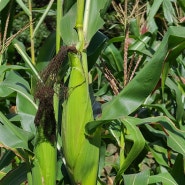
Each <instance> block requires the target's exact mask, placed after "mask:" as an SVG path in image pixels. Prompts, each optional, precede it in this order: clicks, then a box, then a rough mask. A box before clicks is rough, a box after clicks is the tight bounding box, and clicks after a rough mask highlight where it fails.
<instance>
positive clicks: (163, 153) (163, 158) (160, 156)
mask: <svg viewBox="0 0 185 185" xmlns="http://www.w3.org/2000/svg"><path fill="white" fill-rule="evenodd" d="M149 148H150V151H151V152H152V155H153V157H154V158H155V160H156V161H157V162H158V164H160V165H163V166H166V167H168V166H169V165H168V158H167V156H168V153H167V149H166V148H165V147H164V146H163V145H162V143H161V142H160V141H156V142H154V143H150V144H149Z"/></svg>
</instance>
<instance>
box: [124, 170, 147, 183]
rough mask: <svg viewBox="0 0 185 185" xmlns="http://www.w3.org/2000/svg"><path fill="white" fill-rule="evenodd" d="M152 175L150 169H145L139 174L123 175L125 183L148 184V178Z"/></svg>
mask: <svg viewBox="0 0 185 185" xmlns="http://www.w3.org/2000/svg"><path fill="white" fill-rule="evenodd" d="M149 176H150V172H149V171H143V172H140V173H137V174H130V175H123V179H124V184H125V185H141V184H142V185H147V184H148V178H149Z"/></svg>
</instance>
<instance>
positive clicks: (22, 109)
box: [16, 93, 37, 134]
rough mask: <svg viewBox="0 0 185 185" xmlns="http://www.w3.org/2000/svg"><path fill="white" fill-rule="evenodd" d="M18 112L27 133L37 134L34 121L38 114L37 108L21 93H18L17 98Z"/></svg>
mask: <svg viewBox="0 0 185 185" xmlns="http://www.w3.org/2000/svg"><path fill="white" fill-rule="evenodd" d="M16 107H17V112H18V114H19V115H20V117H21V125H22V128H23V129H24V130H25V131H28V132H31V133H33V134H35V132H36V129H35V124H34V119H35V115H36V112H37V108H36V107H35V106H34V105H33V104H30V102H29V100H28V99H27V98H25V97H24V96H23V95H21V94H20V93H17V97H16Z"/></svg>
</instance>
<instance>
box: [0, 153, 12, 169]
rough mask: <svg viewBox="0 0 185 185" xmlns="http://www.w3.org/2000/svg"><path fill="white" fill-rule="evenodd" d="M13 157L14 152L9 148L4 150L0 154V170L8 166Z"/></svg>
mask: <svg viewBox="0 0 185 185" xmlns="http://www.w3.org/2000/svg"><path fill="white" fill-rule="evenodd" d="M14 157H15V154H14V153H13V152H12V151H11V150H6V151H5V152H4V154H3V155H2V156H1V160H0V170H1V169H3V168H4V167H6V166H8V165H9V164H10V163H11V162H12V160H13V159H14Z"/></svg>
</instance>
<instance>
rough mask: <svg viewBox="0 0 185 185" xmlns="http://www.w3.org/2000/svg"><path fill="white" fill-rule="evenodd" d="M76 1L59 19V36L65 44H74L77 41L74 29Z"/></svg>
mask: <svg viewBox="0 0 185 185" xmlns="http://www.w3.org/2000/svg"><path fill="white" fill-rule="evenodd" d="M76 11H77V10H76V3H75V4H74V5H73V6H72V7H71V9H70V10H69V11H68V12H67V13H66V14H65V15H64V16H63V18H62V20H61V28H60V32H61V37H62V39H63V41H64V43H65V44H66V45H69V46H71V45H75V44H77V42H78V35H77V32H76V30H75V29H74V27H75V23H76Z"/></svg>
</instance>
